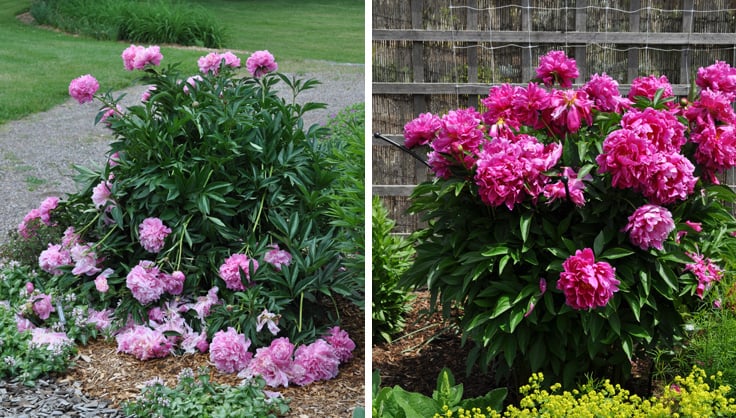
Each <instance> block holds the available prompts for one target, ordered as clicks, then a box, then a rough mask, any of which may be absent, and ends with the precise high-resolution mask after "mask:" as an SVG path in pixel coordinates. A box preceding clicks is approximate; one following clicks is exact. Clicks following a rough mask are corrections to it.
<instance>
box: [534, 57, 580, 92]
mask: <svg viewBox="0 0 736 418" xmlns="http://www.w3.org/2000/svg"><path fill="white" fill-rule="evenodd" d="M579 75H580V73H579V72H578V66H577V63H576V62H575V60H574V59H572V58H568V57H567V55H565V52H563V51H550V52H548V53H547V54H546V55H543V56H542V57H540V58H539V67H537V77H538V78H539V79H540V80H542V82H543V83H544V84H545V85H546V86H551V85H553V84H554V83H558V84H559V85H560V87H563V88H570V87H572V82H573V81H574V80H575V79H576V78H578V76H579Z"/></svg>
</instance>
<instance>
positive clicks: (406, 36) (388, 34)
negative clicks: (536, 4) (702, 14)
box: [373, 29, 736, 46]
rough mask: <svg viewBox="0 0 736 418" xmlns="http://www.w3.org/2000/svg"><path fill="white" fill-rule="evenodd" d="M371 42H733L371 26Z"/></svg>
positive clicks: (707, 36) (715, 36)
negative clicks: (377, 27) (373, 27)
mask: <svg viewBox="0 0 736 418" xmlns="http://www.w3.org/2000/svg"><path fill="white" fill-rule="evenodd" d="M373 40H374V41H414V42H422V41H424V42H492V43H516V44H522V45H524V44H530V43H531V44H554V43H563V44H573V45H577V44H621V45H642V44H644V45H675V46H682V45H734V44H735V43H736V39H734V34H733V33H680V32H664V33H663V32H546V31H488V30H457V31H456V30H425V29H374V30H373Z"/></svg>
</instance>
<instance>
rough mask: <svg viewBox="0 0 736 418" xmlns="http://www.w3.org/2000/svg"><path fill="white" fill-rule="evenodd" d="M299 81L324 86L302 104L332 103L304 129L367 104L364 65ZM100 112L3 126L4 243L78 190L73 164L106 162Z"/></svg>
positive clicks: (130, 97) (0, 226)
mask: <svg viewBox="0 0 736 418" xmlns="http://www.w3.org/2000/svg"><path fill="white" fill-rule="evenodd" d="M300 76H301V77H302V78H304V79H307V78H315V79H317V80H319V81H320V82H322V84H320V85H318V86H317V87H315V88H313V89H311V90H306V91H304V92H302V93H301V94H300V96H299V97H298V101H300V102H320V103H327V104H328V108H327V109H324V110H317V111H313V112H310V113H308V114H307V115H305V126H309V125H311V124H313V123H324V122H325V121H326V120H327V119H328V117H329V115H331V114H335V113H337V112H338V111H340V110H341V109H343V108H344V107H346V106H349V105H351V104H355V103H359V102H364V100H365V96H364V92H365V78H364V71H363V66H362V65H361V66H358V65H340V64H335V65H334V69H331V70H330V72H329V73H314V74H313V73H307V74H300ZM101 90H104V86H102V88H101ZM144 90H145V87H144V86H134V87H131V88H128V89H126V90H124V92H126V93H127V96H126V97H125V100H124V101H123V103H124V104H130V103H131V102H132V101H134V100H138V99H139V98H140V95H141V93H142V92H143V91H144ZM115 96H116V97H117V94H116V95H115ZM98 110H99V103H98V102H92V103H85V104H84V105H80V104H78V103H77V102H76V101H74V100H72V99H69V101H67V102H66V103H64V104H62V105H60V106H57V107H55V108H53V109H51V110H49V111H46V112H43V113H38V114H34V115H31V116H29V117H26V118H24V119H22V120H18V121H13V122H8V123H6V124H4V125H0V201H1V202H3V203H2V205H0V242H4V241H6V240H7V231H10V230H12V229H15V228H17V226H18V223H19V222H20V221H21V220H22V219H23V216H24V215H25V214H26V213H27V212H28V211H29V210H30V209H32V208H34V207H37V206H38V204H39V203H41V201H42V200H43V199H44V198H45V197H47V196H59V197H62V198H63V197H64V195H65V194H66V193H73V192H75V191H76V186H75V184H74V181H73V176H74V175H75V171H74V169H73V165H74V164H78V165H83V166H85V167H90V168H97V167H100V166H101V165H102V164H103V163H104V162H105V161H106V157H105V153H106V151H107V149H108V143H109V140H110V135H109V130H107V129H106V128H104V127H102V126H101V125H97V126H95V125H94V119H95V115H96V114H97V112H98Z"/></svg>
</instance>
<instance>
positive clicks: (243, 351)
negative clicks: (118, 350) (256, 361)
mask: <svg viewBox="0 0 736 418" xmlns="http://www.w3.org/2000/svg"><path fill="white" fill-rule="evenodd" d="M249 347H250V340H248V339H246V338H245V335H243V334H238V332H237V331H235V329H234V328H232V327H228V329H227V331H222V330H220V331H217V332H216V333H215V335H214V336H213V337H212V342H211V343H210V361H211V362H212V363H214V365H215V367H216V368H217V370H219V371H221V372H225V373H237V372H240V371H241V370H243V369H244V368H245V367H246V366H247V365H248V363H249V362H250V360H251V358H252V357H253V354H252V353H250V352H248V348H249Z"/></svg>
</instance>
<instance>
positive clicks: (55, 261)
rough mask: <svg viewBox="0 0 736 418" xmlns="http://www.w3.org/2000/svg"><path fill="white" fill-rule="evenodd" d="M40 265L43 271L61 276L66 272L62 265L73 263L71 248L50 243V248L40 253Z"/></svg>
mask: <svg viewBox="0 0 736 418" xmlns="http://www.w3.org/2000/svg"><path fill="white" fill-rule="evenodd" d="M38 265H39V267H41V269H42V270H43V271H45V272H47V273H50V274H53V275H54V276H59V275H61V274H63V273H64V272H63V271H62V270H61V267H65V266H71V265H72V256H71V254H70V253H69V250H67V249H64V248H62V247H61V245H59V244H49V245H48V248H46V249H45V250H43V251H41V254H39V256H38Z"/></svg>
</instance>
